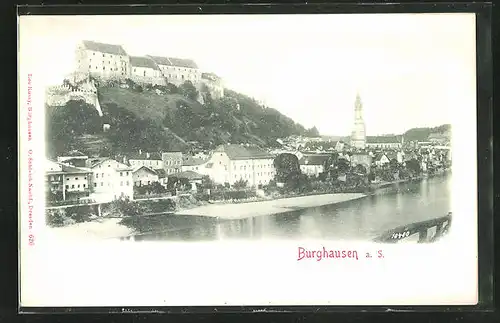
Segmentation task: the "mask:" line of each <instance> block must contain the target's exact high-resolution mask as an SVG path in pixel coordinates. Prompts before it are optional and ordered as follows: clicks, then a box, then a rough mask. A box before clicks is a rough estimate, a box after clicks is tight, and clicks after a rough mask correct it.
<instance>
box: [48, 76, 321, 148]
mask: <svg viewBox="0 0 500 323" xmlns="http://www.w3.org/2000/svg"><path fill="white" fill-rule="evenodd" d="M115 83H116V82H115ZM115 83H113V82H107V83H103V82H101V84H99V85H98V86H99V88H98V96H99V101H100V102H101V108H102V110H103V113H104V116H103V118H101V117H99V115H98V114H97V111H96V109H95V108H94V107H92V106H89V105H88V104H86V103H84V102H83V101H69V102H68V103H67V104H66V105H65V106H62V107H47V109H48V110H49V111H50V113H49V114H48V118H47V120H48V129H49V131H48V132H47V134H48V136H49V138H48V139H49V146H51V147H50V149H51V150H52V151H51V152H50V155H54V154H58V153H62V152H64V151H67V150H69V149H70V148H71V149H80V150H82V151H84V152H86V153H89V152H88V149H90V148H89V147H87V145H86V142H85V139H83V140H82V137H85V136H82V135H92V136H93V137H92V138H91V139H92V140H93V141H94V142H95V141H99V140H102V141H103V142H106V144H101V145H100V146H101V147H100V148H101V149H102V150H103V151H102V152H97V153H96V152H94V154H100V153H105V154H107V155H111V154H120V153H126V152H131V151H137V150H138V149H142V150H146V151H161V150H180V151H186V150H189V149H191V148H192V146H193V145H194V146H196V147H198V148H201V149H212V148H214V147H216V146H217V145H220V144H223V143H251V144H257V145H259V146H272V145H275V144H276V139H277V138H282V137H287V136H290V135H315V136H316V135H317V134H318V133H317V132H318V131H317V129H316V128H312V129H309V130H306V129H305V128H304V127H303V126H301V125H299V124H297V123H295V122H294V121H293V120H292V119H290V118H288V117H286V116H284V115H283V114H281V113H280V112H278V111H277V110H275V109H272V108H268V107H264V106H262V105H260V104H259V103H258V102H257V101H256V100H254V99H252V98H249V97H247V96H245V95H242V94H239V93H237V92H234V91H231V90H226V91H225V96H224V97H223V98H220V99H212V97H211V96H210V94H209V93H208V92H207V91H206V89H204V88H203V87H202V89H201V91H198V90H197V89H196V87H195V86H194V85H193V84H192V83H190V82H186V83H184V84H182V85H180V86H179V87H176V86H175V85H173V84H167V86H159V85H155V86H152V85H145V86H141V85H138V84H135V83H134V82H133V81H131V80H126V81H125V82H124V84H118V83H116V84H115ZM121 85H123V86H121ZM123 87H126V88H123ZM197 100H200V101H201V102H203V104H201V103H200V102H198V101H197ZM103 123H107V124H109V125H110V129H109V131H106V132H104V131H103Z"/></svg>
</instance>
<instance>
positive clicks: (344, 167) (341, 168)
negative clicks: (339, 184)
mask: <svg viewBox="0 0 500 323" xmlns="http://www.w3.org/2000/svg"><path fill="white" fill-rule="evenodd" d="M350 168H351V167H350V165H349V162H348V161H347V160H346V159H345V158H339V159H338V162H337V170H338V172H339V173H340V174H347V173H348V172H349V169H350Z"/></svg>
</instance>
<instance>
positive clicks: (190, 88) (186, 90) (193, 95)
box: [179, 81, 198, 100]
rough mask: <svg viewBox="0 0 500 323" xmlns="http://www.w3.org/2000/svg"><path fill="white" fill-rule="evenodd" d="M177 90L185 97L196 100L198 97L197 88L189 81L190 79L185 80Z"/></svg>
mask: <svg viewBox="0 0 500 323" xmlns="http://www.w3.org/2000/svg"><path fill="white" fill-rule="evenodd" d="M179 92H180V93H181V94H182V95H183V96H184V97H185V98H187V99H190V100H196V99H197V98H198V90H196V87H195V86H194V85H193V83H191V81H186V82H184V83H182V84H181V86H180V87H179Z"/></svg>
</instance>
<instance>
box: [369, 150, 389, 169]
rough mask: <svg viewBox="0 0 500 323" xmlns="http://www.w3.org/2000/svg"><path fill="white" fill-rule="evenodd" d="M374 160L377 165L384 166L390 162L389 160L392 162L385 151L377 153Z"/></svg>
mask: <svg viewBox="0 0 500 323" xmlns="http://www.w3.org/2000/svg"><path fill="white" fill-rule="evenodd" d="M373 161H374V162H375V165H377V166H384V165H386V164H389V162H390V160H389V157H387V155H386V154H385V153H378V154H375V157H374V158H373Z"/></svg>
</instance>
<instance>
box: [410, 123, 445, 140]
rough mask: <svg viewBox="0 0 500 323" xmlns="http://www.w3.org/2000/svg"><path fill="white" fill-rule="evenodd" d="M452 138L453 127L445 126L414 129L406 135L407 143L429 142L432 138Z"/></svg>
mask: <svg viewBox="0 0 500 323" xmlns="http://www.w3.org/2000/svg"><path fill="white" fill-rule="evenodd" d="M434 136H440V137H444V138H448V139H449V138H450V137H451V125H450V124H443V125H440V126H438V127H426V128H412V129H410V130H408V131H406V132H405V133H404V138H405V141H429V140H430V139H431V137H434Z"/></svg>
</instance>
